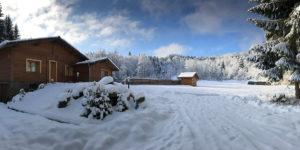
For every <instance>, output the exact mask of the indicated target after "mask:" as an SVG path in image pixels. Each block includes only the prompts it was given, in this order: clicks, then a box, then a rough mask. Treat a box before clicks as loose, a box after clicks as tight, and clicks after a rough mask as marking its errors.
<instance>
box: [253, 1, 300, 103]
mask: <svg viewBox="0 0 300 150" xmlns="http://www.w3.org/2000/svg"><path fill="white" fill-rule="evenodd" d="M249 2H255V3H257V5H256V6H254V7H252V8H250V9H249V10H248V11H249V12H251V13H256V14H259V15H261V16H263V17H265V18H266V19H253V18H251V19H249V20H250V21H252V22H253V23H254V24H255V25H256V26H258V27H260V28H262V29H263V30H264V31H265V32H266V34H265V38H266V40H267V41H266V42H264V43H261V44H258V45H255V46H253V47H251V49H250V51H251V54H252V55H251V56H249V57H248V59H249V60H250V61H253V62H255V66H256V67H258V68H260V69H263V70H264V71H263V72H262V75H264V76H266V77H269V79H271V80H274V81H279V80H281V79H282V78H283V73H284V71H287V70H291V71H292V72H293V74H292V76H291V78H290V81H291V82H293V83H295V91H296V92H295V95H296V98H297V99H300V89H299V82H300V72H299V69H300V61H299V60H297V58H300V53H299V52H300V44H299V42H300V41H299V39H300V34H299V33H300V29H299V27H300V26H299V22H300V15H299V14H300V6H299V5H300V0H250V1H249ZM297 56H299V57H297Z"/></svg>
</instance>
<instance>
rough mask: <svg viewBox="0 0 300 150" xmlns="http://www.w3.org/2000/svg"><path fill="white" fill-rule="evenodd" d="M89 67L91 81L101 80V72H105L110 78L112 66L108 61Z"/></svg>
mask: <svg viewBox="0 0 300 150" xmlns="http://www.w3.org/2000/svg"><path fill="white" fill-rule="evenodd" d="M90 65H91V66H90V67H91V76H90V79H91V81H99V80H101V79H102V78H103V77H104V76H102V72H103V71H104V72H106V73H107V75H106V76H112V66H111V64H110V63H109V61H107V60H105V61H101V62H96V63H94V64H90Z"/></svg>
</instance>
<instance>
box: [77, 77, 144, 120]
mask: <svg viewBox="0 0 300 150" xmlns="http://www.w3.org/2000/svg"><path fill="white" fill-rule="evenodd" d="M83 95H84V98H83V100H82V106H83V107H84V110H83V112H82V114H81V116H83V117H88V118H94V119H104V118H105V117H106V116H107V115H109V114H112V113H113V111H118V112H123V111H125V110H127V109H130V108H132V107H133V108H136V109H137V108H138V106H139V105H140V104H141V103H143V102H144V101H145V96H144V95H143V93H139V94H138V96H137V98H138V99H137V100H135V97H134V96H133V95H134V94H133V92H132V91H131V90H129V89H128V88H127V87H126V86H124V85H123V84H120V83H117V82H113V78H112V77H105V78H103V79H102V80H100V81H99V82H94V83H93V84H92V85H91V86H89V87H87V88H86V89H85V90H84V92H83ZM130 104H133V106H132V107H131V105H130Z"/></svg>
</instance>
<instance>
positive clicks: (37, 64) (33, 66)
mask: <svg viewBox="0 0 300 150" xmlns="http://www.w3.org/2000/svg"><path fill="white" fill-rule="evenodd" d="M41 62H42V61H41V60H37V59H26V72H40V73H42V65H41V64H42V63H41Z"/></svg>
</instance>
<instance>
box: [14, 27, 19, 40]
mask: <svg viewBox="0 0 300 150" xmlns="http://www.w3.org/2000/svg"><path fill="white" fill-rule="evenodd" d="M13 32H14V40H18V39H20V34H19V28H18V25H17V24H15V26H14V30H13Z"/></svg>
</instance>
